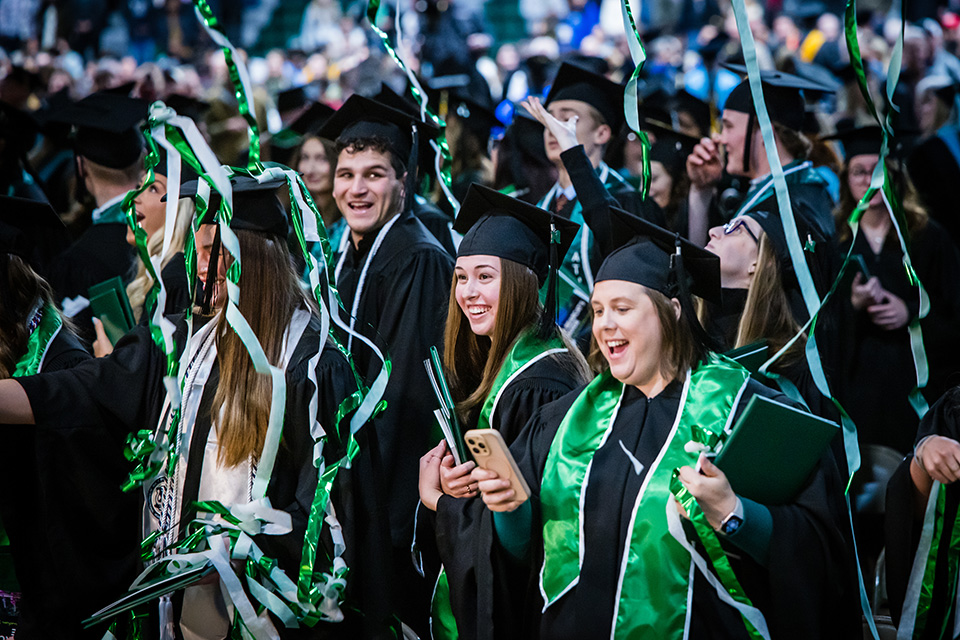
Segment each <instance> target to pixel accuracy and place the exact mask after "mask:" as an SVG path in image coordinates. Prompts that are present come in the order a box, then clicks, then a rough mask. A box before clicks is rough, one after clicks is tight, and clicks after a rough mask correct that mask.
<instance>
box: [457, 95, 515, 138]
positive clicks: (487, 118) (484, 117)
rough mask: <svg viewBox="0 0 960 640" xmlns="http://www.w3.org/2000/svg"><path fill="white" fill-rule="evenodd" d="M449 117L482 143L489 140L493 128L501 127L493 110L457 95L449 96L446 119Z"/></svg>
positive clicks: (501, 124)
mask: <svg viewBox="0 0 960 640" xmlns="http://www.w3.org/2000/svg"><path fill="white" fill-rule="evenodd" d="M450 116H456V117H457V118H459V119H460V120H461V121H462V122H463V124H464V126H465V127H466V128H467V129H469V130H470V131H471V132H472V133H474V134H475V135H476V136H477V137H478V138H480V140H482V141H484V142H485V141H486V140H488V139H489V138H490V132H491V131H492V130H493V128H494V127H502V126H503V123H502V122H500V119H499V118H497V114H496V113H494V111H493V109H490V108H489V107H485V106H483V105H482V104H480V103H478V102H476V101H474V100H471V99H470V98H465V97H460V96H457V95H453V96H450V100H449V102H448V111H447V117H450Z"/></svg>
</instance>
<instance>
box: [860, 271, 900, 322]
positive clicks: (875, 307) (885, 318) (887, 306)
mask: <svg viewBox="0 0 960 640" xmlns="http://www.w3.org/2000/svg"><path fill="white" fill-rule="evenodd" d="M875 279H876V278H874V280H875ZM867 313H869V314H870V320H871V322H873V324H875V325H877V326H878V327H880V328H881V329H886V330H887V331H894V330H896V329H902V328H903V327H905V326H907V323H908V322H909V321H910V311H909V309H907V303H906V302H904V301H903V300H901V299H900V298H898V297H897V296H895V295H893V294H892V293H890V292H889V291H887V290H885V289H881V298H880V301H879V302H878V303H877V304H872V305H870V306H869V307H867Z"/></svg>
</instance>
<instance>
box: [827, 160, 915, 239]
mask: <svg viewBox="0 0 960 640" xmlns="http://www.w3.org/2000/svg"><path fill="white" fill-rule="evenodd" d="M886 163H887V173H888V174H889V176H890V180H891V182H892V183H893V184H892V186H893V188H894V189H895V190H898V191H899V195H900V198H901V199H900V202H901V203H902V204H903V215H904V217H906V219H907V232H908V234H910V235H913V234H914V233H915V232H917V231H919V230H920V229H923V228H924V227H925V226H927V220H929V216H928V215H927V210H926V209H925V208H924V207H923V205H922V204H921V203H920V196H919V195H918V194H917V189H916V188H915V187H914V186H913V180H911V179H910V176H909V175H908V174H907V172H906V169H905V168H901V167H900V165H899V163H896V162H891V161H889V160H887V161H886ZM857 204H858V203H857V200H856V199H855V198H854V197H853V194H852V193H851V192H850V162H849V161H848V162H846V163H845V164H844V165H843V169H842V170H841V171H840V201H839V202H838V203H837V207H836V208H835V209H834V210H833V220H834V223H835V224H836V226H837V240H839V241H841V242H842V241H844V240H849V239H850V226H849V225H848V224H847V218H849V217H850V214H851V213H853V210H854V209H855V208H856V207H857ZM890 232H892V233H896V231H894V230H893V227H891V228H890Z"/></svg>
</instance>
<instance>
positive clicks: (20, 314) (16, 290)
mask: <svg viewBox="0 0 960 640" xmlns="http://www.w3.org/2000/svg"><path fill="white" fill-rule="evenodd" d="M38 301H42V303H46V304H52V302H53V292H52V291H51V289H50V285H48V284H47V283H46V281H45V280H44V279H43V278H41V277H40V276H39V275H37V273H36V272H35V271H34V270H33V269H32V268H31V267H30V265H28V264H27V263H26V262H24V261H23V259H21V258H20V257H19V256H15V255H12V254H7V253H0V380H2V379H5V378H9V377H11V376H13V372H14V371H15V370H16V367H17V361H19V360H20V358H22V357H23V354H24V353H26V350H27V340H28V339H29V338H30V331H29V328H28V327H27V323H28V322H30V320H31V318H28V317H27V316H28V315H29V314H30V312H31V311H32V310H33V308H34V306H35V305H36V304H37V302H38Z"/></svg>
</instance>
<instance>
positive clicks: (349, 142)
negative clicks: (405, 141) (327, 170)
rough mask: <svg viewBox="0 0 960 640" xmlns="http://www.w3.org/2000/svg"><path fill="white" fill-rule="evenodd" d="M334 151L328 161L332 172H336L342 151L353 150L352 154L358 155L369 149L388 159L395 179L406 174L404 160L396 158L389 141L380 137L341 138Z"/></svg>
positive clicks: (338, 139)
mask: <svg viewBox="0 0 960 640" xmlns="http://www.w3.org/2000/svg"><path fill="white" fill-rule="evenodd" d="M335 149H336V154H335V155H334V157H333V158H331V159H330V164H331V165H332V166H333V168H334V171H336V167H337V162H338V161H339V160H340V153H341V152H342V151H343V150H344V149H353V151H352V153H359V152H361V151H366V150H367V149H371V150H373V151H376V152H378V153H382V154H383V155H385V156H387V157H388V158H390V166H391V167H393V170H394V171H395V172H396V174H397V178H400V176H402V175H403V174H405V173H406V172H407V165H406V163H405V161H404V159H403V158H400V157H398V156H397V153H396V152H395V151H394V150H393V145H392V144H391V143H390V141H389V140H387V139H386V138H381V137H380V136H366V137H362V138H361V137H350V138H344V137H342V136H341V137H339V138H337V142H336V146H335Z"/></svg>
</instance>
